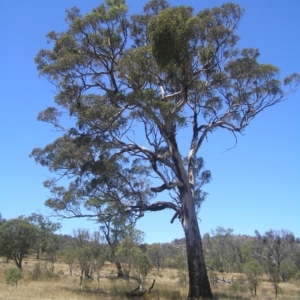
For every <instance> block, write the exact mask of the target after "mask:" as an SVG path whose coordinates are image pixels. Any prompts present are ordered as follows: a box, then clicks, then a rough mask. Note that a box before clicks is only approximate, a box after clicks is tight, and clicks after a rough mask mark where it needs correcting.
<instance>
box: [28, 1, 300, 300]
mask: <svg viewBox="0 0 300 300" xmlns="http://www.w3.org/2000/svg"><path fill="white" fill-rule="evenodd" d="M242 15H243V9H242V8H241V7H239V6H238V5H235V4H232V3H228V4H224V5H222V6H220V7H215V8H213V9H206V10H204V11H201V12H199V13H197V14H194V12H193V9H192V8H191V7H186V6H179V7H170V6H169V4H168V3H167V2H166V1H164V0H152V1H150V2H149V3H147V4H146V5H145V6H144V11H143V13H142V14H136V15H132V16H129V15H128V8H127V6H126V3H125V1H123V0H107V1H106V2H105V4H101V5H100V6H99V7H97V8H95V9H93V10H92V12H91V13H89V14H86V15H81V14H80V11H79V9H78V8H76V7H74V8H72V9H70V10H68V11H67V17H66V21H67V23H68V26H69V27H68V30H67V31H65V32H62V33H57V32H54V31H52V32H50V33H49V34H48V36H47V37H48V40H49V42H51V43H52V44H53V48H52V49H50V50H46V49H43V50H41V51H40V52H39V53H38V55H37V57H36V63H37V67H38V70H39V72H40V75H43V76H45V77H46V78H48V79H49V81H50V82H51V83H52V84H53V85H55V86H56V88H57V94H56V96H55V102H56V106H55V107H48V108H47V109H45V110H44V111H42V112H41V113H40V114H39V116H38V119H39V120H40V121H44V122H49V123H52V124H53V125H54V126H55V127H56V128H57V129H58V130H60V131H62V136H61V137H60V138H58V139H56V140H55V141H54V142H53V143H51V144H49V145H47V146H46V147H44V148H43V149H41V148H36V149H34V150H33V151H32V156H33V157H34V158H35V160H36V161H37V162H38V163H40V164H41V165H43V166H47V167H48V168H49V169H50V171H52V172H54V173H56V174H58V177H59V178H60V177H61V176H63V177H66V178H68V180H69V186H68V187H62V186H58V184H57V180H56V179H52V180H48V181H46V182H45V186H46V187H48V188H49V189H50V190H51V192H52V194H53V197H51V198H50V199H48V200H47V201H46V205H47V206H49V207H51V208H52V209H53V210H54V211H56V212H57V214H60V215H65V216H66V217H93V216H95V217H97V218H100V217H101V218H102V220H103V218H105V217H107V218H111V216H112V215H114V214H120V213H122V214H123V215H126V217H127V218H129V219H132V220H135V218H139V217H142V216H143V212H145V211H158V210H163V209H171V210H173V211H174V217H173V218H172V220H171V221H172V222H173V221H174V220H175V219H176V218H177V217H178V219H179V220H180V222H181V223H182V227H183V230H184V233H185V237H186V248H187V263H188V269H189V295H188V298H189V299H198V298H200V297H203V298H212V293H211V289H210V285H209V281H208V277H207V272H206V267H205V263H204V257H203V252H202V245H201V238H200V231H199V227H198V221H197V211H198V208H199V207H200V204H201V202H202V201H203V200H204V199H205V196H206V195H205V193H203V192H202V191H201V187H202V186H203V184H205V183H207V182H208V181H209V180H210V172H209V171H203V160H202V159H201V158H199V157H198V153H199V149H200V148H201V146H202V144H203V142H204V141H205V138H206V137H207V135H208V134H209V133H211V132H214V131H216V130H217V129H224V130H226V131H229V132H231V133H232V134H233V135H235V134H236V133H241V132H242V131H243V130H244V129H245V128H246V127H247V126H248V125H249V123H250V121H251V120H253V119H254V118H255V116H256V115H257V114H259V113H260V112H262V111H263V110H264V109H266V108H268V107H270V106H273V105H275V104H277V103H279V102H281V101H283V100H284V99H285V98H286V95H287V94H289V93H290V92H291V91H293V89H294V83H295V82H297V81H299V75H297V74H293V75H291V76H289V77H288V78H286V79H285V80H284V82H283V83H284V84H285V85H287V86H288V87H287V89H286V90H283V88H282V85H283V84H282V83H281V81H280V80H279V75H278V68H276V67H274V66H272V65H269V64H261V63H259V62H258V57H259V51H258V50H257V49H243V50H239V49H238V48H237V47H236V44H237V41H238V37H237V36H236V35H235V30H236V29H237V27H238V24H239V22H240V19H241V17H242ZM68 115H69V118H68V117H67V116H68ZM183 136H184V137H185V143H184V144H183V143H181V142H180V141H181V138H182V137H183ZM187 139H189V142H188V143H187V142H186V141H187ZM163 192H169V195H170V197H169V200H164V201H160V199H159V198H155V196H156V195H157V194H159V193H163ZM162 196H163V197H164V198H165V199H166V193H164V194H162ZM157 199H159V200H157Z"/></svg>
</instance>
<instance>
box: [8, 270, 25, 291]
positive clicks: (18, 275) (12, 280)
mask: <svg viewBox="0 0 300 300" xmlns="http://www.w3.org/2000/svg"><path fill="white" fill-rule="evenodd" d="M22 278H23V273H22V271H21V270H20V269H19V268H17V267H12V268H9V269H8V270H7V271H6V277H5V280H6V283H7V284H11V285H14V284H15V285H16V287H17V285H18V281H19V280H21V279H22Z"/></svg>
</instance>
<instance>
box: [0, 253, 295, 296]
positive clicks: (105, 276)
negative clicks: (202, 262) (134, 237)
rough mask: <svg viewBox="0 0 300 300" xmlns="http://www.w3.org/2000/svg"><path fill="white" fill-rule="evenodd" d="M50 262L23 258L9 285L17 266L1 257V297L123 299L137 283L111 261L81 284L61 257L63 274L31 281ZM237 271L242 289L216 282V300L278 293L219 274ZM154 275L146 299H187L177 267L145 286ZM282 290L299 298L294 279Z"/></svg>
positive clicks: (158, 273) (160, 273) (153, 274)
mask: <svg viewBox="0 0 300 300" xmlns="http://www.w3.org/2000/svg"><path fill="white" fill-rule="evenodd" d="M37 262H39V263H40V264H42V265H43V264H49V266H50V263H47V261H46V260H45V259H40V260H36V259H35V258H34V257H28V258H26V259H25V260H24V264H23V271H24V279H22V280H21V281H20V282H19V283H18V287H17V288H16V287H14V286H9V285H7V284H6V282H5V270H7V269H8V268H10V267H12V266H14V264H13V263H12V262H9V263H5V261H4V260H3V259H2V260H1V259H0V300H27V299H28V300H35V299H37V300H50V299H53V300H84V299H88V300H96V299H97V300H99V299H104V300H121V299H126V297H125V292H128V291H131V290H133V289H135V288H136V287H137V283H136V282H135V281H133V280H129V281H127V280H124V279H119V278H117V277H116V267H115V265H114V264H111V263H109V262H107V263H105V266H104V267H103V269H102V271H101V278H100V283H98V282H97V280H94V281H90V280H88V281H83V284H82V286H79V276H78V274H76V272H73V276H70V275H69V268H68V266H67V265H66V264H64V263H63V262H61V261H58V262H57V263H55V269H54V272H55V273H58V274H60V275H59V277H58V276H57V277H58V279H57V280H53V279H51V280H50V279H49V280H40V281H32V280H31V279H30V272H31V271H32V270H33V267H34V265H35V264H36V263H37ZM233 275H234V280H235V281H236V282H237V283H238V285H239V289H240V290H237V291H234V292H233V290H232V289H231V288H230V285H229V284H223V283H217V284H216V285H214V286H212V290H213V294H214V296H215V299H216V300H223V299H232V300H233V299H240V300H254V299H256V300H259V299H263V300H271V299H274V296H275V293H274V289H273V286H272V284H271V283H270V282H268V278H267V277H264V278H263V281H262V282H261V284H260V285H259V287H258V290H257V297H254V296H253V295H251V293H250V291H249V289H248V287H247V283H246V282H245V280H244V279H243V275H242V274H220V273H218V274H217V276H218V277H219V278H223V277H224V279H226V280H229V279H231V278H232V276H233ZM153 279H156V283H155V286H154V288H153V290H152V293H151V294H147V295H145V296H144V297H143V300H148V299H149V300H150V299H153V300H181V299H186V295H187V293H188V286H187V285H185V284H182V282H181V281H180V277H179V273H178V271H177V270H174V269H164V270H159V271H158V270H156V269H153V270H152V272H151V273H150V274H149V275H148V278H147V281H146V283H145V285H144V286H145V288H149V287H150V285H151V283H152V281H153ZM279 288H280V292H279V295H278V297H277V299H278V300H296V299H300V290H299V287H298V286H297V285H296V284H295V283H292V282H288V283H280V284H279Z"/></svg>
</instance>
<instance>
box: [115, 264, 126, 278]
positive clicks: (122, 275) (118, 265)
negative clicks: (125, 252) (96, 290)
mask: <svg viewBox="0 0 300 300" xmlns="http://www.w3.org/2000/svg"><path fill="white" fill-rule="evenodd" d="M116 266H117V271H118V277H124V274H123V270H122V266H121V264H120V262H116Z"/></svg>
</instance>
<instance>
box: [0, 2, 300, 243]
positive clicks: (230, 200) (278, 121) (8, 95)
mask: <svg viewBox="0 0 300 300" xmlns="http://www.w3.org/2000/svg"><path fill="white" fill-rule="evenodd" d="M99 3H100V2H99V1H95V0H89V1H82V0H81V1H80V0H64V1H58V0H56V1H54V0H39V1H25V0H18V1H11V0H1V1H0V41H1V47H0V66H1V72H0V86H1V89H0V101H1V110H0V166H1V167H0V213H1V214H2V216H3V217H4V218H6V219H10V218H15V217H17V216H19V215H29V214H31V213H32V212H36V213H42V214H45V215H47V214H51V211H50V210H49V209H47V208H46V207H45V206H44V201H45V200H46V199H47V197H48V196H49V192H48V190H46V189H45V188H44V187H43V185H42V183H43V181H44V180H45V179H47V178H48V177H51V174H49V172H48V171H47V169H45V168H42V167H41V166H39V165H36V164H35V162H34V160H33V159H32V158H29V153H30V152H31V150H32V149H33V148H34V147H42V146H45V145H46V144H47V143H50V142H51V141H53V139H55V138H57V137H58V134H57V133H55V132H54V131H52V128H51V126H50V125H48V124H45V123H40V122H38V121H37V120H36V119H37V114H38V112H39V111H41V110H43V109H44V108H46V107H47V106H50V105H52V103H53V96H54V93H53V90H54V88H53V87H52V86H51V84H50V83H48V82H47V81H46V79H44V78H39V77H38V73H37V70H36V67H35V64H34V57H35V55H36V54H37V52H38V51H39V50H40V49H41V48H45V47H47V46H48V45H47V42H46V37H45V35H46V34H47V33H48V32H49V31H51V30H56V31H64V30H66V28H67V27H66V24H65V23H64V17H65V10H66V9H68V8H70V7H72V6H77V7H79V8H80V9H81V10H82V12H83V13H85V12H89V11H90V10H91V9H92V8H93V7H95V6H97V5H99ZM127 3H128V4H129V7H130V8H131V11H133V12H140V11H141V9H142V6H143V4H144V3H146V1H144V0H141V1H133V0H130V1H127ZM170 3H171V4H173V5H181V4H184V5H190V6H193V7H194V8H195V11H196V12H197V11H199V10H202V9H204V8H210V7H213V6H218V5H221V4H223V3H224V1H219V0H210V1H192V0H185V1H183V0H181V1H179V0H171V1H170ZM195 3H196V4H195ZM198 3H199V4H198ZM235 3H237V4H240V5H241V6H243V7H245V9H246V13H245V15H244V17H243V18H242V21H241V24H240V27H239V30H238V34H239V36H240V37H241V40H240V42H239V47H240V48H243V47H255V48H259V49H260V53H261V56H260V62H264V63H271V64H274V65H275V66H277V67H279V68H280V70H281V77H282V78H284V77H285V76H287V75H289V74H291V73H293V72H300V59H299V48H300V32H299V14H300V2H299V1H298V0H286V1H279V0H264V1H253V0H236V1H235ZM299 113H300V90H298V91H297V92H296V93H294V94H292V95H290V96H289V99H288V100H287V101H286V102H283V103H280V104H278V105H277V106H274V107H271V108H270V109H268V110H266V111H265V112H263V113H262V114H261V115H259V116H258V117H257V118H256V119H255V120H254V121H253V122H252V123H251V124H250V126H249V127H248V128H247V129H246V131H245V135H244V136H239V137H238V144H237V145H236V147H235V148H234V149H232V150H230V151H227V149H228V148H230V147H232V146H233V145H234V143H235V140H234V139H233V138H232V137H231V136H230V135H229V134H227V133H226V132H222V131H219V132H216V133H213V134H212V135H211V136H210V137H209V138H208V141H207V142H206V143H205V145H204V146H203V147H202V149H201V151H200V155H201V156H202V157H203V158H204V159H205V162H206V167H207V168H208V169H210V170H211V172H212V177H213V180H212V182H211V183H210V184H209V185H207V186H206V187H205V190H206V191H207V192H208V193H209V196H208V198H207V200H206V202H205V203H204V204H203V206H202V209H201V212H200V215H199V218H200V219H201V220H200V222H199V225H200V230H201V232H202V234H203V233H206V232H209V231H210V230H211V229H214V228H216V227H217V226H223V227H225V228H232V229H234V233H235V234H249V235H253V233H254V230H256V229H257V230H258V231H260V232H261V233H263V232H265V231H267V230H269V229H276V230H280V229H288V230H291V231H292V232H293V233H294V234H295V235H296V236H298V237H300V158H299V155H300V118H299ZM182 142H183V143H184V141H182ZM171 218H172V212H171V211H166V212H160V213H148V214H146V216H145V217H144V218H143V219H142V220H141V221H139V222H138V224H137V227H138V228H139V229H141V230H143V231H144V232H145V233H146V237H145V242H147V243H152V242H170V241H172V240H173V239H175V238H181V237H183V236H184V235H183V231H182V228H181V225H180V223H179V222H178V221H177V223H176V222H175V223H174V224H172V225H171V224H170V220H171ZM53 221H56V220H55V219H53ZM76 228H90V229H91V230H94V229H95V230H96V229H97V224H95V223H93V222H91V221H87V220H85V219H84V220H78V219H76V220H66V221H64V222H63V228H62V230H61V233H66V234H71V232H72V230H73V229H76Z"/></svg>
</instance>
